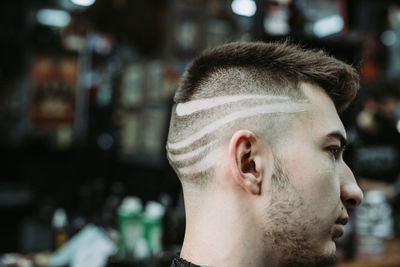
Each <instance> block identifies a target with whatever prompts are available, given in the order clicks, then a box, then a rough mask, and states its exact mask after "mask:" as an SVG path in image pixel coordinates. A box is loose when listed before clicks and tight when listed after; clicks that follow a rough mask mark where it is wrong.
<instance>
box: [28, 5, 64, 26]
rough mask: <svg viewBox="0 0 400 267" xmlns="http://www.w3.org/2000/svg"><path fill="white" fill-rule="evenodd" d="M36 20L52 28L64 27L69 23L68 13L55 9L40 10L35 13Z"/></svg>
mask: <svg viewBox="0 0 400 267" xmlns="http://www.w3.org/2000/svg"><path fill="white" fill-rule="evenodd" d="M36 18H37V20H38V22H39V23H40V24H43V25H46V26H52V27H60V28H62V27H65V26H67V25H68V24H69V23H70V21H71V16H70V15H69V14H68V12H66V11H63V10H57V9H48V8H44V9H40V10H39V11H38V12H37V13H36Z"/></svg>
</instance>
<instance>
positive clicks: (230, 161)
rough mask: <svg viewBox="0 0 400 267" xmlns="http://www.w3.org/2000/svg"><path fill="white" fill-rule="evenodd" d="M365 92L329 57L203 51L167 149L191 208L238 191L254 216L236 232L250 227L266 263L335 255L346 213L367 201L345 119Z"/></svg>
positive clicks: (179, 99)
mask: <svg viewBox="0 0 400 267" xmlns="http://www.w3.org/2000/svg"><path fill="white" fill-rule="evenodd" d="M357 89H358V75H357V74H356V72H355V70H354V69H353V68H352V67H350V66H349V65H347V64H345V63H343V62H341V61H338V60H336V59H334V58H332V57H329V56H327V55H326V54H325V53H323V52H322V51H311V50H305V49H302V48H300V47H298V46H295V45H290V44H288V43H233V44H227V45H224V46H221V47H218V48H215V49H213V50H209V51H206V52H204V53H203V54H202V55H200V56H199V57H198V58H196V59H195V60H194V61H193V62H192V64H191V65H190V66H189V67H188V69H187V71H186V73H185V74H184V76H183V78H182V82H181V85H180V87H179V89H178V91H177V92H176V95H175V105H174V108H173V111H172V118H171V124H170V131H169V136H168V143H167V156H168V159H169V161H170V164H171V166H172V167H173V168H174V169H175V171H176V173H177V175H178V176H179V178H180V180H181V182H182V184H183V188H184V194H185V204H186V205H194V206H196V207H200V206H201V205H202V203H208V202H207V201H206V200H205V199H204V198H205V196H210V195H219V196H220V197H216V198H217V199H221V198H225V197H226V196H227V195H229V196H233V195H234V196H235V197H234V199H241V200H240V201H239V202H238V203H240V204H238V206H239V205H240V206H242V208H243V207H246V213H247V216H242V218H241V219H240V221H241V222H242V223H241V225H237V228H238V229H239V228H241V227H246V224H250V223H251V224H252V225H251V227H252V230H251V231H252V232H253V233H258V234H261V236H262V238H260V237H259V238H258V239H259V240H261V243H258V248H260V247H262V251H263V250H264V251H265V254H266V255H265V256H266V257H267V256H268V255H267V254H268V253H272V252H273V253H275V258H276V257H278V258H280V259H281V260H278V261H279V262H280V264H283V263H284V261H282V259H284V258H285V259H286V263H287V264H291V263H293V262H297V263H304V264H310V263H312V260H310V259H313V260H316V259H326V258H330V257H331V256H332V255H334V251H335V250H334V244H333V241H332V238H333V237H337V236H339V235H340V233H341V232H342V226H340V225H341V224H342V223H344V221H346V220H347V212H346V209H345V207H346V206H348V207H352V206H356V205H358V204H359V202H360V201H361V198H362V195H361V192H360V190H359V188H358V187H357V185H356V183H355V181H354V177H353V175H352V173H351V171H350V170H349V168H348V167H347V165H346V164H345V163H344V162H343V160H342V150H343V146H344V142H345V131H344V128H343V125H342V123H341V121H340V119H339V116H338V114H337V111H342V110H344V109H345V108H346V107H347V106H348V105H349V103H350V102H351V101H352V100H353V99H354V97H355V95H356V93H357ZM189 192H190V193H189ZM210 192H212V193H210ZM221 195H223V196H221ZM213 198H214V197H213ZM226 198H227V197H226ZM193 202H197V203H193ZM217 202H218V201H215V205H216V206H217V205H218V203H217ZM204 205H207V204H204ZM225 205H226V207H229V206H232V205H235V204H232V203H225ZM210 207H211V209H212V205H211V206H208V210H210ZM231 208H232V209H231ZM231 208H227V209H226V210H236V209H235V207H231ZM221 212H225V210H224V209H222V211H221ZM232 213H234V212H233V211H232ZM190 214H193V213H191V212H189V216H190ZM246 218H251V219H252V220H248V221H247V222H246ZM250 221H251V222H250ZM243 225H245V226H243ZM247 226H248V225H247ZM248 236H251V234H249V235H248ZM255 236H257V235H255ZM258 236H259V235H258ZM253 239H254V238H253ZM250 242H251V241H250ZM255 242H257V241H255ZM269 258H270V260H273V259H271V257H269ZM275 260H276V259H275Z"/></svg>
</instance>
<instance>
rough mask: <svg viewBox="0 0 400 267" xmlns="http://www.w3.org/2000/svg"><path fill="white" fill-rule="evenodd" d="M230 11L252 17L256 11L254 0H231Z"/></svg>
mask: <svg viewBox="0 0 400 267" xmlns="http://www.w3.org/2000/svg"><path fill="white" fill-rule="evenodd" d="M231 7H232V11H233V12H234V13H235V14H237V15H240V16H245V17H252V16H254V14H255V13H256V11H257V5H256V3H255V2H254V0H233V2H232V5H231Z"/></svg>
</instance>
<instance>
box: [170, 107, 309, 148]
mask: <svg viewBox="0 0 400 267" xmlns="http://www.w3.org/2000/svg"><path fill="white" fill-rule="evenodd" d="M306 107H307V106H306V104H304V103H294V102H291V101H288V102H284V103H271V104H267V105H261V106H258V107H255V108H248V109H243V110H240V111H237V112H234V113H232V114H229V115H228V116H225V117H223V118H222V119H219V120H217V121H214V122H213V123H210V124H208V125H207V126H205V127H204V128H203V129H201V130H199V131H197V132H196V133H195V134H193V135H191V136H189V137H187V138H186V139H184V140H182V141H179V142H176V143H168V148H170V149H180V148H183V147H186V146H188V145H190V144H192V143H193V142H195V141H197V140H199V139H200V138H202V137H203V136H205V135H206V134H209V133H211V132H213V131H215V130H217V129H218V128H219V127H221V126H222V125H224V124H227V123H229V122H232V121H235V120H237V119H241V118H246V117H251V116H256V115H260V114H268V113H296V112H301V111H305V110H306Z"/></svg>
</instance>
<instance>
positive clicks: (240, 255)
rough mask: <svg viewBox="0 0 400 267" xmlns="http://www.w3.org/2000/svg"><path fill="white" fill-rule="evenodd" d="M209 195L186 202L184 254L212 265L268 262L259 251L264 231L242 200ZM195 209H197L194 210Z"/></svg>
mask: <svg viewBox="0 0 400 267" xmlns="http://www.w3.org/2000/svg"><path fill="white" fill-rule="evenodd" d="M220 196H221V195H219V197H210V196H208V197H207V201H204V202H202V204H201V205H196V209H193V206H191V205H190V204H191V203H187V202H186V203H185V205H186V207H187V214H186V232H185V240H184V243H183V247H182V250H181V257H182V258H183V259H185V260H187V261H190V262H192V263H194V264H197V265H201V264H205V265H209V266H230V267H234V266H249V267H250V266H254V267H258V266H265V262H264V259H262V257H258V256H263V255H265V254H266V253H265V251H260V250H261V249H262V248H263V247H264V246H262V234H261V233H259V232H257V230H256V229H257V227H256V226H255V225H252V224H254V223H255V220H253V218H252V217H253V216H252V215H251V214H250V212H249V210H250V209H246V208H245V207H246V206H245V205H243V203H239V202H240V201H238V200H237V199H235V198H230V197H229V196H226V195H225V196H223V197H222V198H223V199H222V198H221V197H220ZM193 210H195V212H191V211H193Z"/></svg>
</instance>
